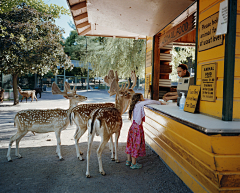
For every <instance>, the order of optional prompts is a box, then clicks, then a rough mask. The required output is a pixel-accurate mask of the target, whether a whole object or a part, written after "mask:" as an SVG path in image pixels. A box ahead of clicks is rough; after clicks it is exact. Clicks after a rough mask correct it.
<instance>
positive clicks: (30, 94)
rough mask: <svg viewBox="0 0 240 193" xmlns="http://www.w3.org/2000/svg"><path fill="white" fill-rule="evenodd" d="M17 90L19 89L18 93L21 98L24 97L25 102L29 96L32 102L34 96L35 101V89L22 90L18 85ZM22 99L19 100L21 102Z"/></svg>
mask: <svg viewBox="0 0 240 193" xmlns="http://www.w3.org/2000/svg"><path fill="white" fill-rule="evenodd" d="M18 91H19V93H20V95H22V100H23V99H24V98H26V102H27V99H28V98H29V97H31V98H32V101H31V102H33V99H34V98H35V100H36V101H37V97H36V95H35V90H25V91H23V90H22V89H21V88H20V87H19V86H18ZM22 100H21V102H22Z"/></svg>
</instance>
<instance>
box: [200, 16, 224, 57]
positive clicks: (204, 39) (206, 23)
mask: <svg viewBox="0 0 240 193" xmlns="http://www.w3.org/2000/svg"><path fill="white" fill-rule="evenodd" d="M217 25H218V12H217V13H215V14H213V15H211V16H210V17H208V18H206V19H204V20H203V21H201V22H200V25H199V41H198V42H199V48H198V51H199V52H201V51H204V50H208V49H211V48H214V47H216V46H220V45H222V44H223V35H218V36H216V35H215V34H216V31H217Z"/></svg>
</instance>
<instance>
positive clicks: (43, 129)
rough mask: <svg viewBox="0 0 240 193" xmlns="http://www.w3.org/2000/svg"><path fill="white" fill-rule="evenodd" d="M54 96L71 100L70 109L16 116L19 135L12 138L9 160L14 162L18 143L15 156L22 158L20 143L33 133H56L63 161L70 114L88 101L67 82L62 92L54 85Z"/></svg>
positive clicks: (18, 114) (59, 155)
mask: <svg viewBox="0 0 240 193" xmlns="http://www.w3.org/2000/svg"><path fill="white" fill-rule="evenodd" d="M52 94H59V95H63V97H65V98H66V99H68V100H69V108H68V109H58V108H57V109H34V110H22V111H19V112H18V113H17V114H16V115H15V119H14V126H17V133H16V134H15V135H13V136H12V137H11V138H10V142H9V147H8V152H7V160H8V161H9V162H11V161H12V159H11V156H10V152H11V146H12V144H13V142H14V141H16V149H15V155H16V157H18V158H22V156H21V155H20V154H19V142H20V140H21V139H22V138H23V137H24V136H25V135H26V134H27V133H28V132H29V131H31V132H32V133H33V134H35V133H48V132H55V135H56V138H57V148H56V153H57V155H58V157H59V160H60V161H62V160H63V157H62V154H61V140H60V134H61V131H63V130H64V129H66V128H67V127H68V125H69V123H70V120H69V114H70V112H71V110H72V109H73V108H74V107H75V106H77V105H78V103H79V102H83V101H86V100H87V97H85V96H81V95H78V94H76V89H75V87H74V88H73V89H72V90H71V88H70V85H69V84H68V83H67V82H65V84H64V91H63V92H62V91H61V90H60V89H59V87H58V86H57V84H56V83H55V82H53V84H52Z"/></svg>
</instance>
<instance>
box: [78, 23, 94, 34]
mask: <svg viewBox="0 0 240 193" xmlns="http://www.w3.org/2000/svg"><path fill="white" fill-rule="evenodd" d="M89 31H91V25H90V26H89V27H88V28H87V29H85V30H83V31H82V32H80V33H78V35H80V36H84V35H85V34H86V33H88V32H89Z"/></svg>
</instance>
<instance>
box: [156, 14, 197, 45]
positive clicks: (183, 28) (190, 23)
mask: <svg viewBox="0 0 240 193" xmlns="http://www.w3.org/2000/svg"><path fill="white" fill-rule="evenodd" d="M194 15H195V13H193V14H192V15H191V16H189V17H188V18H187V19H185V20H184V21H182V22H181V23H180V24H178V25H176V26H175V27H173V28H172V29H170V30H169V31H167V32H166V33H165V34H163V35H161V36H160V37H159V48H161V47H163V46H165V45H167V44H169V43H171V42H173V41H174V40H177V39H178V38H180V37H182V36H184V35H185V34H187V33H188V32H190V31H192V30H193V29H194V28H195V16H194Z"/></svg>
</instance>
